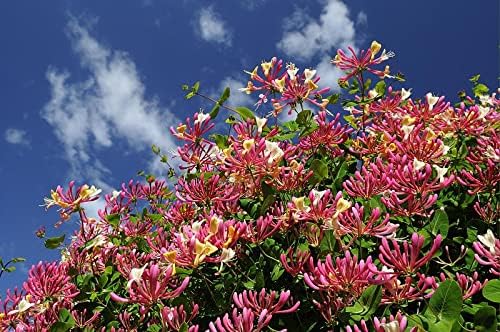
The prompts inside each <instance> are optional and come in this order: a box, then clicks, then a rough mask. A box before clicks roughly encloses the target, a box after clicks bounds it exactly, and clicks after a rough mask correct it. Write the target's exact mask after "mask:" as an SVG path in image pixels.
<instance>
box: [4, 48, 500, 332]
mask: <svg viewBox="0 0 500 332" xmlns="http://www.w3.org/2000/svg"><path fill="white" fill-rule="evenodd" d="M350 52H351V53H350V54H348V53H345V52H344V51H342V50H339V51H338V53H337V56H336V57H335V58H334V59H333V60H332V63H333V64H334V65H336V66H337V67H338V68H340V69H341V70H342V71H343V72H344V76H343V77H341V78H340V79H339V86H340V87H341V88H342V89H343V93H337V94H329V89H328V88H320V87H319V84H320V82H319V81H320V78H319V76H318V75H316V71H315V70H312V69H305V70H303V71H302V72H301V73H299V69H298V68H297V67H295V65H294V64H291V63H290V64H287V65H286V66H285V65H284V62H283V61H282V60H278V59H276V58H272V59H271V60H270V61H269V62H263V63H262V64H260V66H257V67H255V69H254V70H253V71H251V72H248V74H249V75H250V81H249V82H248V84H247V86H246V87H245V88H242V89H241V90H242V91H243V92H245V93H248V94H252V93H256V92H257V93H258V94H259V99H258V101H257V103H256V110H254V111H252V110H250V109H248V108H245V107H231V106H228V103H230V101H231V99H230V91H229V89H228V88H227V89H225V90H224V92H223V93H222V95H221V96H220V98H219V99H218V100H215V99H212V98H210V97H207V96H204V95H203V94H201V93H200V91H201V90H200V83H199V82H196V83H195V84H194V85H193V86H191V87H190V86H189V85H185V86H183V90H185V91H186V93H187V95H186V99H191V98H193V97H195V96H197V97H202V98H205V99H207V100H208V101H210V102H211V105H210V106H209V110H210V111H209V112H207V113H205V112H202V111H200V112H198V113H195V114H194V116H193V117H192V118H188V119H186V121H185V122H183V123H180V124H179V125H178V126H177V127H175V128H172V129H171V132H172V134H173V135H174V136H175V137H176V138H177V139H179V140H180V142H181V145H180V147H179V149H178V156H177V158H178V160H180V161H179V162H178V163H177V165H178V166H177V167H174V166H171V164H169V163H168V160H169V159H168V158H167V156H166V155H162V154H161V151H160V149H159V148H158V147H156V146H153V147H152V150H153V153H155V154H156V155H158V156H159V157H160V158H161V161H163V162H165V163H167V164H168V166H169V167H170V170H169V173H168V174H169V180H161V179H156V178H155V177H154V176H152V175H146V174H145V173H143V172H142V173H141V175H143V176H144V178H145V181H139V182H134V181H130V182H128V183H125V184H123V185H122V187H121V190H120V191H115V192H113V193H109V194H106V195H104V200H105V207H104V208H103V209H102V210H101V211H100V212H99V217H98V218H97V219H96V218H91V217H89V216H87V214H86V212H85V204H86V203H87V202H90V201H94V200H97V199H98V198H99V194H100V190H98V189H97V188H95V187H93V186H91V187H89V186H88V185H82V186H80V187H75V184H74V183H73V182H72V183H70V185H69V188H68V189H66V190H64V189H63V188H62V187H58V188H57V189H56V190H53V191H52V192H51V197H50V198H46V199H45V206H46V207H47V208H50V207H52V206H57V207H58V208H59V214H60V220H59V221H58V222H57V224H56V225H59V224H60V223H62V222H67V221H70V220H76V221H77V222H78V230H77V231H76V232H75V234H74V236H73V237H71V240H70V241H69V242H68V240H69V238H70V237H66V236H65V235H64V234H63V235H57V236H54V237H50V238H46V236H45V231H43V232H38V233H37V235H39V237H41V238H44V239H45V245H46V247H47V248H50V249H58V250H61V260H60V261H59V262H53V263H39V264H38V265H36V266H33V267H32V269H31V270H30V272H29V276H28V279H27V281H26V282H25V283H24V284H23V287H22V289H21V290H17V289H16V290H14V291H10V290H9V291H7V294H6V296H5V297H4V298H3V300H2V306H1V307H0V308H1V309H0V327H1V328H2V330H19V331H21V330H23V331H24V330H27V331H28V330H29V331H95V330H98V331H183V332H184V331H190V332H193V331H198V330H207V329H208V331H242V332H243V331H261V330H271V331H276V330H288V331H330V330H343V331H459V330H461V329H468V330H472V329H474V330H477V331H495V330H497V328H498V325H497V324H498V311H497V308H498V303H499V302H500V299H499V297H498V294H499V292H498V290H499V280H498V276H499V275H500V240H499V239H497V238H496V235H495V232H496V231H495V228H496V227H498V226H499V222H498V220H499V217H500V211H499V210H500V200H499V194H498V184H499V181H500V172H498V169H499V163H500V138H499V132H498V129H499V124H500V113H499V109H500V107H499V105H500V101H499V100H498V99H496V96H495V94H493V95H489V94H488V93H489V89H488V88H487V87H486V86H485V85H484V84H482V83H479V76H475V77H473V78H472V79H471V82H472V84H473V86H472V95H473V97H469V96H467V94H466V93H465V92H461V93H460V94H459V97H460V101H459V102H458V103H457V104H455V105H452V104H450V102H448V101H446V99H445V98H444V97H438V96H435V95H433V94H431V93H428V94H427V95H425V96H424V97H423V98H422V99H412V98H411V91H410V90H406V89H405V88H401V86H400V85H401V84H402V82H404V76H403V75H402V74H396V75H391V73H390V71H389V67H388V66H385V67H382V68H378V67H379V66H380V65H381V64H382V63H384V62H385V61H387V60H389V59H390V58H391V57H392V56H393V55H394V54H393V53H392V52H386V51H385V50H382V51H381V45H380V44H378V43H377V42H373V43H372V45H371V47H370V48H369V49H367V50H361V51H360V52H359V53H355V52H354V50H352V49H350ZM224 112H230V114H229V116H227V118H226V119H221V115H222V114H223V113H224ZM216 117H217V119H218V121H219V122H220V123H221V124H222V123H226V124H227V126H228V127H229V131H228V132H227V133H223V132H214V128H215V124H216V123H215V119H216ZM174 160H175V159H174ZM170 162H172V159H170ZM174 168H176V169H175V170H174ZM179 171H180V172H181V174H180V175H177V173H176V172H179ZM65 241H66V242H65ZM4 267H6V266H4V265H3V263H2V269H4ZM488 279H489V281H488Z"/></svg>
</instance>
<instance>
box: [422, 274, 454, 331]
mask: <svg viewBox="0 0 500 332" xmlns="http://www.w3.org/2000/svg"><path fill="white" fill-rule="evenodd" d="M461 311H462V290H461V289H460V286H459V285H458V284H457V282H456V281H454V280H445V281H443V282H442V283H441V284H440V285H439V287H438V289H437V290H436V291H435V292H434V294H433V295H432V297H431V299H430V301H429V306H428V308H427V311H426V316H428V317H429V315H430V316H431V317H434V318H435V319H436V320H437V321H442V320H444V321H449V322H453V321H455V320H457V319H458V318H459V316H460V312H461Z"/></svg>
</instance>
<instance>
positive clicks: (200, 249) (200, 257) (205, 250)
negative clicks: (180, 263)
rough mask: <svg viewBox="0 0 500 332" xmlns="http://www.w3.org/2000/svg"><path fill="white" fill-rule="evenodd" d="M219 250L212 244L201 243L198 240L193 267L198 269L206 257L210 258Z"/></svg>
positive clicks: (195, 246)
mask: <svg viewBox="0 0 500 332" xmlns="http://www.w3.org/2000/svg"><path fill="white" fill-rule="evenodd" d="M217 250H218V248H217V247H216V246H214V245H213V244H211V243H210V242H205V243H201V242H200V241H199V240H198V239H196V242H195V244H194V252H195V254H196V257H195V259H194V262H193V265H194V266H195V267H196V266H198V265H200V263H202V262H203V261H204V260H205V257H207V256H210V255H211V254H213V253H214V252H216V251H217Z"/></svg>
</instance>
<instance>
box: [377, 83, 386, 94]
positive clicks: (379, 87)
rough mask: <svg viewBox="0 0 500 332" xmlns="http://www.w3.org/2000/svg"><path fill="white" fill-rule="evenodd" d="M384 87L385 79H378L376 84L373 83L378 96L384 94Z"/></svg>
mask: <svg viewBox="0 0 500 332" xmlns="http://www.w3.org/2000/svg"><path fill="white" fill-rule="evenodd" d="M385 88H386V84H385V81H378V82H377V84H375V91H376V92H377V94H378V95H379V96H383V95H384V94H385Z"/></svg>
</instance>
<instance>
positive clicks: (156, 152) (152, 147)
mask: <svg viewBox="0 0 500 332" xmlns="http://www.w3.org/2000/svg"><path fill="white" fill-rule="evenodd" d="M151 150H152V151H153V153H154V154H156V155H159V154H160V148H159V147H158V146H156V145H154V144H153V145H152V146H151Z"/></svg>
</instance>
